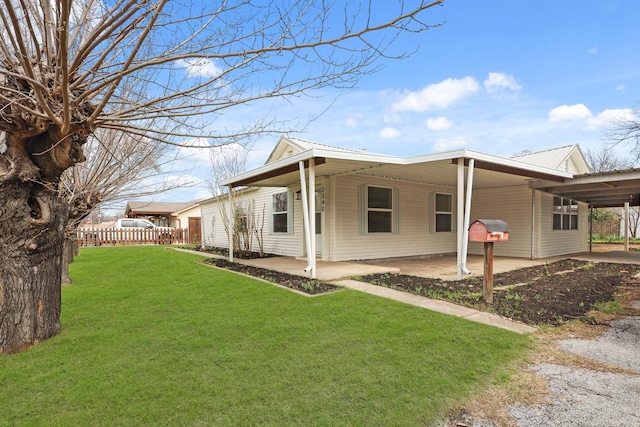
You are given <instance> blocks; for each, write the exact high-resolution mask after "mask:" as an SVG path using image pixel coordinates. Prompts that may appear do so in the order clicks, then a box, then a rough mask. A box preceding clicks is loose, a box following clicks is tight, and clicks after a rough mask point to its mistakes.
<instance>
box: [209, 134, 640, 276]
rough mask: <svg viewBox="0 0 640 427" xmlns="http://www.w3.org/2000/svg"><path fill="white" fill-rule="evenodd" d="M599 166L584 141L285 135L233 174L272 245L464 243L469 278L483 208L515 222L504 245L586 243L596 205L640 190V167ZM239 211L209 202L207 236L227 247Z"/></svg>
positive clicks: (458, 246)
mask: <svg viewBox="0 0 640 427" xmlns="http://www.w3.org/2000/svg"><path fill="white" fill-rule="evenodd" d="M589 172H590V171H589V167H588V165H587V163H586V161H585V159H584V156H583V155H582V153H581V151H580V149H579V147H578V146H577V145H572V146H567V147H561V148H558V149H554V150H546V151H543V152H539V153H530V154H526V155H521V156H518V157H515V158H503V157H499V156H493V155H489V154H484V153H479V152H474V151H470V150H467V149H463V150H457V151H452V152H446V153H437V154H429V155H424V156H416V157H409V158H401V157H395V156H388V155H382V154H375V153H370V152H367V151H357V150H346V149H341V148H336V147H330V146H327V145H322V144H317V143H313V142H309V141H304V140H300V139H297V138H291V137H286V136H285V137H282V138H281V139H280V140H279V142H278V143H277V145H276V147H275V148H274V150H273V151H272V153H271V155H270V156H269V158H268V159H267V162H266V163H265V165H264V166H261V167H259V168H257V169H254V170H251V171H248V172H245V173H242V174H240V175H237V176H235V177H232V178H230V179H228V180H226V181H225V182H223V184H224V185H226V186H228V188H229V189H232V188H233V189H235V190H234V191H232V192H231V194H232V195H234V197H235V200H236V202H234V204H236V205H238V206H240V207H242V209H247V208H248V207H249V206H253V210H254V211H257V212H264V218H263V225H264V236H263V245H264V251H265V252H267V253H273V254H278V255H288V256H294V257H307V259H308V262H309V266H310V267H309V268H315V256H310V254H315V255H316V256H318V257H320V258H321V259H322V260H324V261H347V260H364V259H377V258H391V257H402V256H415V255H424V256H431V255H440V254H456V253H457V254H458V260H459V262H458V276H459V277H461V272H462V271H463V269H464V263H465V262H466V261H465V260H466V252H467V251H468V253H471V254H482V253H483V244H482V243H475V242H471V243H469V244H468V248H467V243H466V242H467V238H468V233H467V230H468V227H469V223H470V222H473V220H475V219H479V218H482V219H501V220H503V221H506V222H507V223H508V225H509V227H510V230H511V231H510V234H509V240H508V241H506V242H500V243H497V244H496V245H495V254H496V255H498V256H511V257H523V258H544V257H550V256H557V255H566V254H571V253H579V252H585V251H587V250H588V246H587V240H588V239H587V237H588V229H589V227H588V209H589V207H590V206H592V207H600V206H603V205H602V204H603V203H605V204H607V206H614V205H616V206H619V205H620V203H624V200H625V197H628V193H627V192H628V191H631V189H634V190H633V191H635V193H636V194H638V193H640V172H639V171H638V170H631V171H617V172H615V173H608V174H590V173H589ZM469 183H471V185H469ZM618 187H621V188H622V187H624V188H622V189H621V190H620V191H618V190H614V188H618ZM238 188H240V190H238ZM307 188H314V189H315V191H314V195H315V196H314V197H305V195H306V194H305V193H307V192H308V191H307ZM603 190H607V191H604V192H603ZM605 193H606V195H607V197H609V199H605V196H604V194H605ZM465 206H470V209H465ZM465 211H466V212H467V214H465ZM229 218H232V216H230V215H229V197H228V196H227V195H225V196H220V197H217V198H213V199H209V200H206V201H203V202H202V225H203V243H204V244H206V245H208V246H219V247H228V246H229V238H228V236H227V232H226V228H228V225H229ZM225 225H226V226H227V227H225ZM311 230H313V233H311ZM306 236H308V237H306Z"/></svg>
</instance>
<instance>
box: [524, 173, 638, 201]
mask: <svg viewBox="0 0 640 427" xmlns="http://www.w3.org/2000/svg"><path fill="white" fill-rule="evenodd" d="M531 187H532V188H535V189H537V190H541V191H546V192H547V193H552V194H555V195H557V196H562V197H567V198H570V199H574V200H578V201H580V202H584V203H588V204H589V205H591V206H592V207H594V208H613V207H621V206H624V204H625V202H629V204H630V205H631V206H639V205H640V203H639V199H640V169H626V170H620V171H611V172H598V173H588V174H582V175H576V176H574V177H573V178H572V179H570V180H568V181H566V182H564V183H557V182H549V181H538V182H532V183H531Z"/></svg>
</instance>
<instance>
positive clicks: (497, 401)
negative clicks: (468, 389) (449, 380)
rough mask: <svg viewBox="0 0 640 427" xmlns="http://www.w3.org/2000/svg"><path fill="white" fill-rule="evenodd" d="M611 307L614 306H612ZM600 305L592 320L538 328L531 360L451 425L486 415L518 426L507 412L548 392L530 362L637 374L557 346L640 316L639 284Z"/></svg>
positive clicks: (485, 392)
mask: <svg viewBox="0 0 640 427" xmlns="http://www.w3.org/2000/svg"><path fill="white" fill-rule="evenodd" d="M612 307H614V308H615V309H614V310H611V308H612ZM601 309H603V310H604V312H603V311H593V312H591V313H589V318H590V319H591V323H585V322H581V321H572V322H569V323H566V324H564V325H562V326H559V327H548V328H540V329H539V330H538V331H536V332H535V333H534V340H533V344H532V346H531V348H530V351H529V354H528V356H527V359H528V361H529V363H528V364H523V365H522V366H521V367H520V368H519V371H517V372H514V373H513V374H512V375H511V376H510V377H509V378H508V380H507V381H505V382H503V383H498V384H494V385H492V386H491V387H489V388H488V389H485V390H482V392H481V393H478V395H479V396H478V397H477V398H475V399H473V400H472V401H469V402H467V403H466V404H465V405H464V407H461V408H459V410H458V412H457V413H456V415H455V416H452V417H451V420H450V422H449V424H448V426H450V427H454V426H460V425H467V424H468V423H471V422H472V421H473V420H474V419H475V420H478V419H483V420H491V421H493V422H494V423H496V424H497V425H499V426H506V427H516V426H517V424H516V422H515V420H514V419H513V418H512V417H511V415H510V414H509V413H508V412H507V410H508V408H509V407H512V406H515V405H517V404H524V405H539V404H544V403H545V402H546V399H547V397H548V396H549V388H548V385H547V380H546V379H544V378H542V377H540V376H538V375H536V374H535V373H534V372H532V371H531V370H530V369H529V366H531V365H537V364H541V363H552V364H556V365H563V366H568V367H572V368H580V369H588V370H592V371H599V372H612V373H620V374H633V375H635V374H636V373H635V372H633V371H630V370H628V369H624V368H621V367H619V366H616V365H611V364H608V363H604V362H599V361H597V360H592V359H589V358H586V357H583V356H579V355H576V354H573V353H569V352H566V351H564V350H562V349H561V348H560V347H559V346H558V343H559V341H562V340H565V339H584V340H595V339H598V338H599V337H601V336H602V335H603V334H604V333H605V332H606V331H607V330H608V323H609V322H611V321H613V320H616V319H620V318H624V317H629V316H639V315H640V287H637V286H630V287H624V288H622V289H620V290H619V292H618V293H617V294H616V299H615V301H614V303H613V304H612V305H606V306H603V307H601ZM468 425H471V424H468Z"/></svg>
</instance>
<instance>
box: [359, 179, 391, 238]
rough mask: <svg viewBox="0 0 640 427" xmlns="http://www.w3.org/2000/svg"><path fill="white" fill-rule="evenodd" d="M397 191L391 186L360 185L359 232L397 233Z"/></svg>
mask: <svg viewBox="0 0 640 427" xmlns="http://www.w3.org/2000/svg"><path fill="white" fill-rule="evenodd" d="M397 199H398V196H397V191H396V190H395V189H393V188H391V187H374V186H369V185H362V186H361V187H360V200H361V203H360V207H361V210H360V233H361V234H369V233H397V230H398V226H397V224H396V222H397V215H398V209H397Z"/></svg>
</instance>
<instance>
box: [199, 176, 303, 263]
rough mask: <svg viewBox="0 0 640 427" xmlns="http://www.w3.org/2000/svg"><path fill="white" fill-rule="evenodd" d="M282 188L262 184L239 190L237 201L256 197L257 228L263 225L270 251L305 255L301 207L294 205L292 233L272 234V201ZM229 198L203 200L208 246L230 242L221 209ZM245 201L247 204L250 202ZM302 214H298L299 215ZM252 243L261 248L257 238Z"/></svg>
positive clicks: (203, 220)
mask: <svg viewBox="0 0 640 427" xmlns="http://www.w3.org/2000/svg"><path fill="white" fill-rule="evenodd" d="M283 190H285V191H286V189H283V188H260V189H256V190H248V191H245V192H244V193H242V194H240V195H239V196H238V197H237V198H236V202H240V203H242V201H243V200H244V201H246V202H247V203H248V202H250V201H253V209H254V214H255V215H256V224H257V226H258V228H261V229H262V233H261V234H262V237H263V241H264V251H265V252H266V253H269V254H275V255H284V256H301V255H302V235H301V230H302V216H301V215H297V214H296V212H297V211H301V209H295V203H299V202H297V201H296V202H295V203H294V202H293V201H292V202H291V203H293V204H294V209H293V212H294V215H293V218H292V219H291V221H292V222H291V224H292V229H293V232H292V233H291V234H289V233H276V234H272V233H270V232H269V230H270V219H269V217H270V212H271V208H270V204H271V203H272V197H271V196H272V195H273V194H276V193H281V192H282V191H283ZM227 203H228V198H227V196H222V197H221V198H219V199H213V200H210V201H205V202H203V203H202V224H203V229H204V243H205V244H206V245H207V246H212V247H223V248H227V247H228V246H229V241H228V237H227V231H226V228H225V219H224V218H225V216H223V215H222V214H221V212H220V209H221V208H222V209H228V204H227ZM247 203H245V204H247ZM298 216H299V218H298ZM253 247H254V248H255V250H257V248H258V242H257V241H256V240H255V239H254V240H253Z"/></svg>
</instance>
